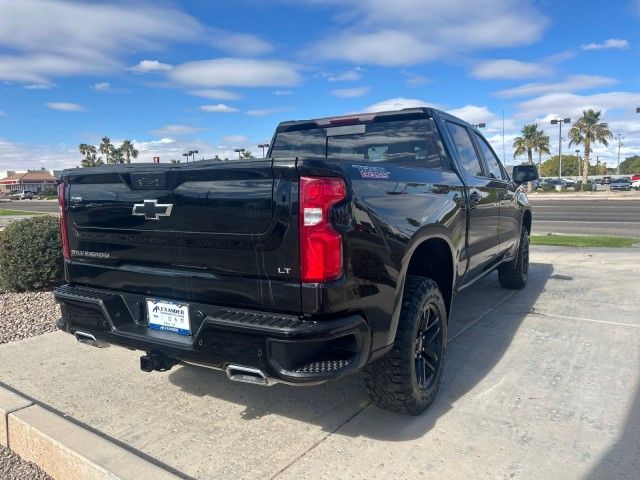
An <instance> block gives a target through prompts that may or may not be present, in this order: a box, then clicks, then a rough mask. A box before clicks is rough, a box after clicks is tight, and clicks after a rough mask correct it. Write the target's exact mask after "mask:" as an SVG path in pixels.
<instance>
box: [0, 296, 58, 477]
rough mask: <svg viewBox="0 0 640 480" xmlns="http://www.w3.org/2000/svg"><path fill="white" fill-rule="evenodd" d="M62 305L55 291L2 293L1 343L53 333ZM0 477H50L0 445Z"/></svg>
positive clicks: (0, 299) (0, 298)
mask: <svg viewBox="0 0 640 480" xmlns="http://www.w3.org/2000/svg"><path fill="white" fill-rule="evenodd" d="M59 315H60V307H59V306H58V304H57V303H56V302H55V301H54V300H53V294H52V293H51V292H48V291H47V292H25V293H10V292H4V293H0V344H2V343H8V342H14V341H16V340H22V339H23V338H27V337H33V336H35V335H41V334H43V333H46V332H52V331H54V330H55V329H56V326H55V322H56V320H57V319H58V317H59ZM0 478H1V479H3V480H25V479H34V480H47V479H51V477H50V476H49V475H47V474H46V473H45V472H43V471H42V470H40V469H39V468H38V466H37V465H35V464H33V463H31V462H26V461H24V460H22V459H21V458H20V457H19V456H17V455H16V454H14V453H13V452H11V450H9V449H8V448H5V447H3V446H0Z"/></svg>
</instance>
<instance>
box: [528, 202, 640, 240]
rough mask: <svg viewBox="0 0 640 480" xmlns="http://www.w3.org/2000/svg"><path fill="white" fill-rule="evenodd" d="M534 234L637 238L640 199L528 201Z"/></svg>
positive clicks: (638, 232)
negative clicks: (529, 202)
mask: <svg viewBox="0 0 640 480" xmlns="http://www.w3.org/2000/svg"><path fill="white" fill-rule="evenodd" d="M530 201H531V206H532V211H533V233H534V234H545V233H565V234H580V235H614V236H625V237H640V198H638V199H633V200H632V199H629V200H607V199H600V198H595V199H591V198H566V199H565V198H562V199H555V198H554V199H543V198H530Z"/></svg>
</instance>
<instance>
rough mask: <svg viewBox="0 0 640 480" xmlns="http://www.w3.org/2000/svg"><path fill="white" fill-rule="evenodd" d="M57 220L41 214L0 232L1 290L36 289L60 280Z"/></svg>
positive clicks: (62, 263) (61, 262)
mask: <svg viewBox="0 0 640 480" xmlns="http://www.w3.org/2000/svg"><path fill="white" fill-rule="evenodd" d="M61 248H62V247H61V245H60V230H59V223H58V219H57V218H56V217H53V216H49V215H43V216H39V217H33V218H27V219H24V220H19V221H16V222H13V223H11V224H9V226H7V228H5V229H4V231H2V232H0V289H3V290H18V291H20V290H36V289H41V288H44V287H48V286H51V285H56V284H58V283H60V282H61V281H62V279H63V268H64V267H63V265H64V261H63V258H62V251H61Z"/></svg>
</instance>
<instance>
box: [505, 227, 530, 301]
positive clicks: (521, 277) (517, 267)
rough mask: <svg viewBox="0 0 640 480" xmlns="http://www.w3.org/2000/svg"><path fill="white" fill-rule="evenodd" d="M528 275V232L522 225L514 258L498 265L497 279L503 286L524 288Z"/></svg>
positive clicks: (517, 288)
mask: <svg viewBox="0 0 640 480" xmlns="http://www.w3.org/2000/svg"><path fill="white" fill-rule="evenodd" d="M528 277H529V232H528V231H527V229H526V228H525V227H524V226H523V227H522V230H521V232H520V243H519V244H518V253H517V255H516V258H514V259H513V260H511V261H510V262H507V263H503V264H502V265H500V266H499V267H498V279H499V280H500V285H501V286H502V287H503V288H511V289H516V290H519V289H521V288H524V286H525V285H526V284H527V279H528Z"/></svg>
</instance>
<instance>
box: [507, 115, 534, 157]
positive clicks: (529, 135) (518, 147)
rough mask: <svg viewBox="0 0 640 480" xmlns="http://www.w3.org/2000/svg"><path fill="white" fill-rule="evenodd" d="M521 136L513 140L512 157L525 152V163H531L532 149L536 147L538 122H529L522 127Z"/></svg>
mask: <svg viewBox="0 0 640 480" xmlns="http://www.w3.org/2000/svg"><path fill="white" fill-rule="evenodd" d="M520 133H521V136H520V137H516V139H515V140H514V141H513V158H516V157H518V156H520V155H524V154H525V153H526V154H527V163H533V150H534V149H535V148H536V145H537V144H536V138H537V137H538V124H537V123H530V124H528V125H525V126H524V127H522V130H521V131H520Z"/></svg>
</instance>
